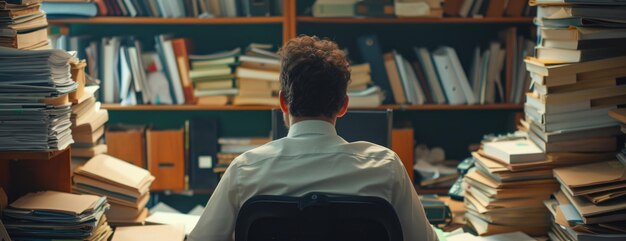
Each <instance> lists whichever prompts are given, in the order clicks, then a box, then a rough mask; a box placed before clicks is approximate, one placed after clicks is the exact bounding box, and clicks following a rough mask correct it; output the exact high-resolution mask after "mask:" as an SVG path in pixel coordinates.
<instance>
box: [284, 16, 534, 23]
mask: <svg viewBox="0 0 626 241" xmlns="http://www.w3.org/2000/svg"><path fill="white" fill-rule="evenodd" d="M296 22H297V23H343V24H484V23H489V24H492V23H528V24H530V23H532V22H533V18H532V17H501V18H316V17H308V16H306V17H305V16H302V17H296Z"/></svg>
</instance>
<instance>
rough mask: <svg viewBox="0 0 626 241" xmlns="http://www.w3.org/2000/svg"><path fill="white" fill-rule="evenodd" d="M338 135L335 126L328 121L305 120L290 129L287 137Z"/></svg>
mask: <svg viewBox="0 0 626 241" xmlns="http://www.w3.org/2000/svg"><path fill="white" fill-rule="evenodd" d="M310 134H314V135H335V136H336V135H337V130H335V126H334V125H333V124H331V123H329V122H327V121H322V120H305V121H299V122H297V123H295V124H293V125H291V127H290V128H289V134H287V137H296V136H300V135H310Z"/></svg>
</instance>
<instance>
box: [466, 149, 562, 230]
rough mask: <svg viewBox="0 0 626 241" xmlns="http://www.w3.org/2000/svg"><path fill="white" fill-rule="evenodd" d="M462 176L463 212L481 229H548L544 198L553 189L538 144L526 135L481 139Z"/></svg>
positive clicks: (554, 184) (550, 173)
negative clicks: (471, 163) (472, 161)
mask: <svg viewBox="0 0 626 241" xmlns="http://www.w3.org/2000/svg"><path fill="white" fill-rule="evenodd" d="M472 155H473V157H474V158H475V161H476V167H477V168H476V169H475V170H472V171H470V172H469V173H468V174H467V175H466V176H465V179H464V182H465V184H466V186H467V188H466V194H465V204H466V209H467V213H466V215H465V216H466V218H467V219H468V222H469V223H470V224H471V226H472V227H474V229H475V230H476V232H477V233H478V234H480V235H491V234H498V233H507V232H515V231H522V232H525V233H527V234H530V235H533V236H541V235H545V234H546V233H547V230H548V228H549V224H548V223H547V218H548V213H547V210H546V209H545V207H544V206H543V201H544V200H545V199H548V198H549V197H550V194H552V193H553V192H554V191H555V190H557V189H558V184H557V182H556V181H555V180H554V179H553V178H552V170H551V169H550V167H549V166H548V165H546V161H545V160H546V156H545V154H544V153H543V151H542V150H541V149H539V148H538V147H536V146H535V145H534V144H533V143H531V142H530V141H528V140H526V139H517V140H503V141H493V142H485V143H483V148H482V150H480V151H478V152H475V153H473V154H472Z"/></svg>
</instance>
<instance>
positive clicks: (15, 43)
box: [0, 0, 50, 49]
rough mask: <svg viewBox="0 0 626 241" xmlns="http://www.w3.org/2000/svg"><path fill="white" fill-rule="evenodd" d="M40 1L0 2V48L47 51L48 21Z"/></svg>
mask: <svg viewBox="0 0 626 241" xmlns="http://www.w3.org/2000/svg"><path fill="white" fill-rule="evenodd" d="M40 8H41V0H15V1H2V2H0V46H1V47H7V48H16V49H49V48H50V47H49V45H48V29H47V27H48V21H47V20H46V13H44V12H43V11H42V10H41V9H40Z"/></svg>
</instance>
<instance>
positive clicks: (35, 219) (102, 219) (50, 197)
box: [3, 191, 113, 241]
mask: <svg viewBox="0 0 626 241" xmlns="http://www.w3.org/2000/svg"><path fill="white" fill-rule="evenodd" d="M108 208H109V205H108V203H107V199H106V198H105V197H98V196H94V195H79V194H70V193H62V192H55V191H45V192H37V193H29V194H26V195H25V196H23V197H20V198H19V199H17V200H16V201H15V202H13V203H11V204H10V205H9V207H8V208H7V209H5V210H4V212H3V222H4V225H5V227H6V229H7V231H8V232H9V235H10V236H11V238H12V239H14V240H49V239H50V240H51V239H55V240H61V239H62V240H90V241H91V240H93V241H101V240H102V241H104V240H108V238H109V237H110V236H111V234H112V233H113V232H112V231H111V227H109V225H108V223H107V219H106V216H105V215H104V212H105V211H106V210H107V209H108Z"/></svg>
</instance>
